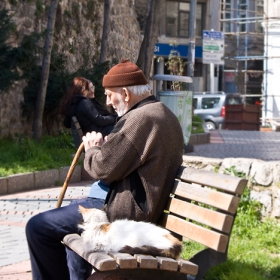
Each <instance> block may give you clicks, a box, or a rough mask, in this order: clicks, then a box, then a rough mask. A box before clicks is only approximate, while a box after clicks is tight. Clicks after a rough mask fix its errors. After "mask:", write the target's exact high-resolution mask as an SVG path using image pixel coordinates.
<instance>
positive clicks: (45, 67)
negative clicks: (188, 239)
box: [33, 0, 58, 141]
mask: <svg viewBox="0 0 280 280" xmlns="http://www.w3.org/2000/svg"><path fill="white" fill-rule="evenodd" d="M57 4H58V0H52V1H51V5H50V11H49V15H48V25H47V35H46V40H45V45H44V54H43V62H42V70H41V78H40V85H39V91H38V95H37V99H36V106H35V112H34V120H33V138H34V139H35V140H37V141H40V140H41V137H42V131H43V115H44V107H45V99H46V92H47V85H48V79H49V71H50V60H51V51H52V45H53V34H54V25H55V18H56V9H57Z"/></svg>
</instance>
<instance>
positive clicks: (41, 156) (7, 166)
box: [0, 133, 76, 177]
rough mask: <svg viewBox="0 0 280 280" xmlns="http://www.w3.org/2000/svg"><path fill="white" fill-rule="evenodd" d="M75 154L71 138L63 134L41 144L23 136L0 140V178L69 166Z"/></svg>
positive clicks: (49, 138) (49, 137)
mask: <svg viewBox="0 0 280 280" xmlns="http://www.w3.org/2000/svg"><path fill="white" fill-rule="evenodd" d="M75 152H76V150H75V145H74V142H73V138H72V136H71V135H68V134H65V133H61V134H60V135H59V136H56V137H54V136H44V137H43V138H42V140H41V142H36V141H34V140H32V139H29V138H27V137H23V136H18V137H16V138H15V139H9V138H4V139H0V155H1V157H0V177H6V176H8V175H12V174H17V173H25V172H33V171H39V170H47V169H53V168H59V167H63V166H69V165H71V162H72V159H73V158H72V155H73V154H74V153H75Z"/></svg>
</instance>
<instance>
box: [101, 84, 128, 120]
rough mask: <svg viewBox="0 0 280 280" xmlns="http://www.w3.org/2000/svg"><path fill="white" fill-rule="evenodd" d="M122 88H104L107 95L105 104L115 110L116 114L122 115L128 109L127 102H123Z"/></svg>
mask: <svg viewBox="0 0 280 280" xmlns="http://www.w3.org/2000/svg"><path fill="white" fill-rule="evenodd" d="M122 91H123V89H120V88H118V89H117V88H116V89H105V94H106V96H107V99H106V104H107V106H112V107H113V108H114V110H115V111H116V112H117V114H118V116H119V117H121V116H123V115H124V114H125V113H126V112H127V111H128V104H127V103H126V102H125V100H124V99H125V96H124V94H123V93H122Z"/></svg>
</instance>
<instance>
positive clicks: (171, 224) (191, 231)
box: [159, 214, 228, 252]
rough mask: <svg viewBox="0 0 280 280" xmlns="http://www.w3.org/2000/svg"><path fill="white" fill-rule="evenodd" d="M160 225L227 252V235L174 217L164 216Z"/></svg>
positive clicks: (219, 250)
mask: <svg viewBox="0 0 280 280" xmlns="http://www.w3.org/2000/svg"><path fill="white" fill-rule="evenodd" d="M159 225H161V226H163V227H165V228H167V229H168V230H171V231H173V232H176V233H178V234H180V235H182V236H184V237H187V238H190V239H192V240H194V241H196V242H198V243H200V244H202V245H205V246H207V247H209V248H212V249H214V250H216V251H218V252H225V250H226V248H227V243H228V236H227V235H224V234H221V233H218V232H215V231H213V230H210V229H207V228H203V227H201V226H199V225H196V224H193V223H190V222H187V221H184V220H182V219H180V218H178V217H175V216H173V215H170V214H163V215H162V217H161V219H160V221H159Z"/></svg>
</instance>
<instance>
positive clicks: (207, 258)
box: [189, 248, 227, 280]
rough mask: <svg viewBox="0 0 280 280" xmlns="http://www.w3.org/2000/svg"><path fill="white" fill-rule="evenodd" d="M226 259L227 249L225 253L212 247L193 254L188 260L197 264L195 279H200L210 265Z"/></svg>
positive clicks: (212, 265)
mask: <svg viewBox="0 0 280 280" xmlns="http://www.w3.org/2000/svg"><path fill="white" fill-rule="evenodd" d="M226 260H227V251H226V252H225V253H220V252H217V251H214V250H212V249H209V248H207V249H205V250H203V251H201V252H199V253H197V254H196V255H195V256H193V257H192V258H191V259H190V260H189V261H190V262H192V263H195V264H197V265H198V273H197V275H196V277H195V280H201V279H202V277H203V276H204V275H205V273H206V272H207V271H208V270H209V269H210V268H212V267H214V266H216V265H218V264H221V263H223V262H225V261H226Z"/></svg>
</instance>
